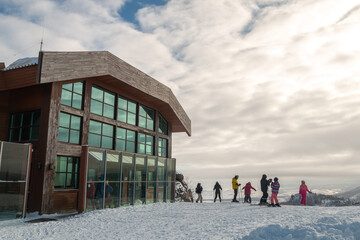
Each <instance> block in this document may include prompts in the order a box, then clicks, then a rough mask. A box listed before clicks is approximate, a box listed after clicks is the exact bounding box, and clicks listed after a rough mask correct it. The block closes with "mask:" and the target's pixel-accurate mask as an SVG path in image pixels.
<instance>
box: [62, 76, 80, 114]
mask: <svg viewBox="0 0 360 240" xmlns="http://www.w3.org/2000/svg"><path fill="white" fill-rule="evenodd" d="M83 86H84V84H83V83H82V82H76V83H66V84H63V85H62V91H61V104H63V105H66V106H70V107H73V108H77V109H82V95H83Z"/></svg>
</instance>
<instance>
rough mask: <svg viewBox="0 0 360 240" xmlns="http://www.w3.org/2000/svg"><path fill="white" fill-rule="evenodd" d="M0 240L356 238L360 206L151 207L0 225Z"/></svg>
mask: <svg viewBox="0 0 360 240" xmlns="http://www.w3.org/2000/svg"><path fill="white" fill-rule="evenodd" d="M0 239H2V240H5V239H11V240H13V239H61V240H62V239H96V240H99V239H277V240H278V239H326V240H328V239H336V240H339V239H360V207H307V206H306V207H304V206H282V207H281V208H278V207H277V208H269V207H264V206H257V205H251V206H250V205H249V204H243V203H231V202H230V200H225V201H223V202H222V203H219V202H217V203H213V202H211V201H206V202H205V203H202V204H200V203H173V204H171V203H156V204H152V205H139V206H134V207H123V208H117V209H105V210H101V211H94V212H89V213H84V214H80V215H76V216H73V217H68V218H63V219H59V220H58V221H50V222H41V223H26V222H24V221H23V220H11V221H3V222H0Z"/></svg>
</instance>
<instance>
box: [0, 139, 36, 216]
mask: <svg viewBox="0 0 360 240" xmlns="http://www.w3.org/2000/svg"><path fill="white" fill-rule="evenodd" d="M29 153H30V146H29V145H25V144H16V143H8V142H0V220H8V219H15V218H20V217H23V216H24V213H25V208H24V206H25V203H26V201H27V188H26V186H27V179H28V176H27V173H28V167H29V157H30V156H29Z"/></svg>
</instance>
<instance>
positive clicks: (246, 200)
mask: <svg viewBox="0 0 360 240" xmlns="http://www.w3.org/2000/svg"><path fill="white" fill-rule="evenodd" d="M244 202H248V203H251V197H250V194H245V197H244Z"/></svg>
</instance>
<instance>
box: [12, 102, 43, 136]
mask: <svg viewBox="0 0 360 240" xmlns="http://www.w3.org/2000/svg"><path fill="white" fill-rule="evenodd" d="M25 114H31V118H30V124H29V125H23V121H24V115H25ZM35 114H38V119H39V121H38V124H35V123H34V116H35ZM16 115H20V123H19V125H18V126H15V127H14V126H13V118H14V117H15V116H16ZM40 120H41V111H40V110H38V109H37V110H33V111H26V112H18V113H12V114H10V123H9V137H8V139H9V142H30V141H38V140H39V133H40ZM26 128H29V136H28V138H27V139H22V134H23V130H24V129H26ZM34 128H35V129H36V128H37V129H38V130H37V134H36V135H37V137H35V138H33V130H34ZM15 129H17V130H18V131H19V133H18V134H19V135H18V137H17V139H16V141H15V140H13V139H12V138H13V132H14V131H15Z"/></svg>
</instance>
